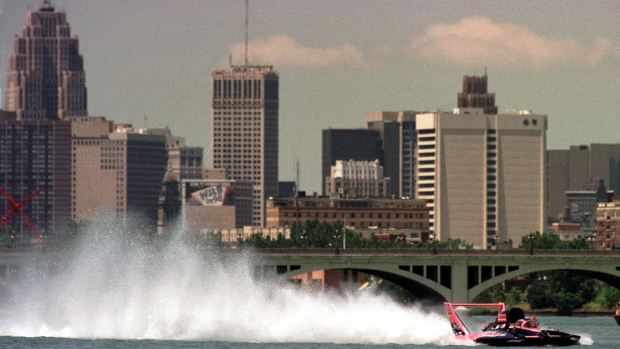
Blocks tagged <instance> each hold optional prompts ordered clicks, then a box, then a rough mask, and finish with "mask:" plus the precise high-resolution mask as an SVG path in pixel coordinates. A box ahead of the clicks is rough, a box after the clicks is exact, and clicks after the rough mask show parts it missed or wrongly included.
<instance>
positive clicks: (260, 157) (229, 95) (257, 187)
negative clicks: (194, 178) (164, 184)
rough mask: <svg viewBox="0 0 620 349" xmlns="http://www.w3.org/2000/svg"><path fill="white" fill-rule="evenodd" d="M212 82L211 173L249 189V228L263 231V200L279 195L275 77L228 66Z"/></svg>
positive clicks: (267, 71) (269, 70)
mask: <svg viewBox="0 0 620 349" xmlns="http://www.w3.org/2000/svg"><path fill="white" fill-rule="evenodd" d="M211 77H212V79H213V99H212V101H213V102H212V110H213V124H212V126H213V127H212V132H213V137H212V145H213V147H212V149H213V167H214V168H222V169H225V170H226V173H227V176H228V177H229V178H228V179H233V180H236V181H242V182H246V181H248V182H252V183H253V186H254V187H253V194H252V198H253V200H252V202H253V203H252V212H253V214H252V225H253V226H265V223H266V221H265V212H266V206H265V200H266V199H267V198H269V197H270V196H275V195H276V194H277V192H278V101H279V99H278V81H279V80H278V73H277V72H276V71H275V70H274V69H273V67H272V66H232V67H231V70H215V71H213V72H212V73H211Z"/></svg>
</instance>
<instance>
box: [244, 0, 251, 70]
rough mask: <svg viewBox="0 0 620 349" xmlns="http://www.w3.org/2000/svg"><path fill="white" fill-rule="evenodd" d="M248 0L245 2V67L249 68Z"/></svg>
mask: <svg viewBox="0 0 620 349" xmlns="http://www.w3.org/2000/svg"><path fill="white" fill-rule="evenodd" d="M249 6H250V5H249V2H248V0H245V56H244V57H245V61H244V62H245V66H246V67H247V66H248V7H249Z"/></svg>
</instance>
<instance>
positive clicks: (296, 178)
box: [295, 158, 300, 196]
mask: <svg viewBox="0 0 620 349" xmlns="http://www.w3.org/2000/svg"><path fill="white" fill-rule="evenodd" d="M299 190H300V189H299V158H297V161H296V162H295V196H297V192H298V191H299Z"/></svg>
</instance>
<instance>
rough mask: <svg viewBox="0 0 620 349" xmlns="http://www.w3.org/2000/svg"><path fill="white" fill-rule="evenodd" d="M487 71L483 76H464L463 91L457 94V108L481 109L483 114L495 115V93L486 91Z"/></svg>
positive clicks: (485, 70)
mask: <svg viewBox="0 0 620 349" xmlns="http://www.w3.org/2000/svg"><path fill="white" fill-rule="evenodd" d="M487 87H488V85H487V69H486V67H485V68H484V75H483V76H475V75H472V76H464V77H463V91H462V92H459V94H458V107H459V108H483V109H484V113H485V114H497V106H496V105H495V93H489V92H488V91H487Z"/></svg>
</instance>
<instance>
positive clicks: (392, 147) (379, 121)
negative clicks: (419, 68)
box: [366, 111, 422, 198]
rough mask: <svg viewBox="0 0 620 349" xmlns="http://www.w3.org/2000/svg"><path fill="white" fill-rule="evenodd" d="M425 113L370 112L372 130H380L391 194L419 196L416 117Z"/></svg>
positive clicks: (385, 170)
mask: <svg viewBox="0 0 620 349" xmlns="http://www.w3.org/2000/svg"><path fill="white" fill-rule="evenodd" d="M419 113H422V112H417V111H401V112H389V111H383V112H374V113H366V123H367V125H368V128H369V129H372V130H377V131H379V134H380V135H381V139H382V141H383V142H382V143H383V168H384V174H385V176H386V177H389V178H390V183H391V184H390V194H392V195H397V196H399V197H410V198H413V197H414V195H415V162H416V159H415V145H416V130H415V116H416V114H419Z"/></svg>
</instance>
